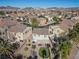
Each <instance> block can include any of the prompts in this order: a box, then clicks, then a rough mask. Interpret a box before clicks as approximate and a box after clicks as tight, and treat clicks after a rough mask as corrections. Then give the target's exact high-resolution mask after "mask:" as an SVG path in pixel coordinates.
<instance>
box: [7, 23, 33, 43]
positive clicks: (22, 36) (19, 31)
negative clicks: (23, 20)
mask: <svg viewBox="0 0 79 59" xmlns="http://www.w3.org/2000/svg"><path fill="white" fill-rule="evenodd" d="M7 31H8V38H9V39H12V38H13V40H14V41H13V42H23V41H24V40H27V38H28V37H29V35H31V34H32V28H31V27H27V26H26V25H23V24H17V25H15V26H12V27H10V28H8V30H7ZM11 35H12V36H11Z"/></svg>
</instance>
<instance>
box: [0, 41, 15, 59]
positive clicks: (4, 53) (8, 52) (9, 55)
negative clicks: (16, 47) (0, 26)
mask: <svg viewBox="0 0 79 59" xmlns="http://www.w3.org/2000/svg"><path fill="white" fill-rule="evenodd" d="M13 52H14V51H13V49H12V48H11V45H9V44H8V42H5V41H2V40H1V41H0V56H1V57H0V59H2V58H4V59H13Z"/></svg>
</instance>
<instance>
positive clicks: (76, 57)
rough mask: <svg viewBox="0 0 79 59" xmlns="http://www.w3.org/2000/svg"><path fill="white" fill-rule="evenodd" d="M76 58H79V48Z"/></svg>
mask: <svg viewBox="0 0 79 59" xmlns="http://www.w3.org/2000/svg"><path fill="white" fill-rule="evenodd" d="M75 59H79V50H78V52H77V54H76V56H75Z"/></svg>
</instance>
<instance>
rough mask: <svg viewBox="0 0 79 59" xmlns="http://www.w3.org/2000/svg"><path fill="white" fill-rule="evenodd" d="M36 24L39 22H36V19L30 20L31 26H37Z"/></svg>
mask: <svg viewBox="0 0 79 59" xmlns="http://www.w3.org/2000/svg"><path fill="white" fill-rule="evenodd" d="M38 24H39V22H38V21H37V19H36V18H33V19H32V25H33V26H38Z"/></svg>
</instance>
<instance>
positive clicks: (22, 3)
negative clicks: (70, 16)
mask: <svg viewBox="0 0 79 59" xmlns="http://www.w3.org/2000/svg"><path fill="white" fill-rule="evenodd" d="M0 6H15V7H20V8H24V7H45V8H46V7H79V0H0Z"/></svg>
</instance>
